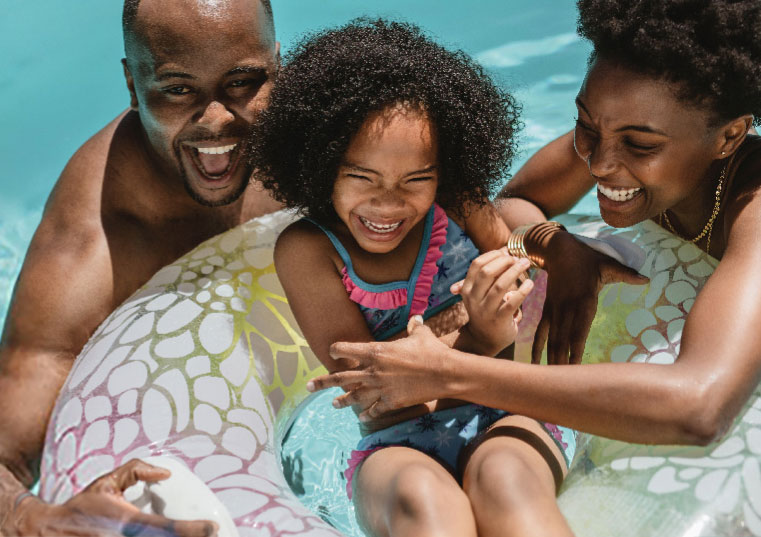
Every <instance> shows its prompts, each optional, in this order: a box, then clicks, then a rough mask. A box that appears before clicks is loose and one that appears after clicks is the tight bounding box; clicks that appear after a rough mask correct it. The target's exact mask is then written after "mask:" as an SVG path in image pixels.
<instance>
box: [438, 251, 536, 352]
mask: <svg viewBox="0 0 761 537" xmlns="http://www.w3.org/2000/svg"><path fill="white" fill-rule="evenodd" d="M529 267H530V263H529V261H528V260H527V259H518V258H515V257H512V256H511V255H510V254H508V253H507V250H506V249H505V248H501V249H499V250H493V251H491V252H486V253H485V254H482V255H480V256H478V257H477V258H476V259H474V260H473V263H471V265H470V268H469V269H468V274H467V276H466V277H465V279H464V280H462V281H459V282H457V283H455V284H453V285H452V287H451V289H450V290H451V292H452V294H460V295H462V301H463V304H465V309H466V310H467V312H468V318H469V320H468V323H467V324H466V325H465V326H464V327H463V328H462V329H461V332H463V331H467V332H468V334H469V335H470V337H471V339H472V341H473V344H472V345H471V348H468V349H467V350H469V351H472V352H474V353H475V354H483V355H489V356H494V355H495V354H497V353H499V352H500V351H501V350H502V349H504V348H506V347H508V346H509V345H511V344H512V343H513V342H514V341H515V337H516V336H517V335H518V323H519V322H520V320H521V310H520V306H521V304H523V301H524V300H525V299H526V297H527V296H528V294H529V293H530V292H531V290H532V289H533V288H534V282H532V281H531V280H529V279H525V280H524V281H523V282H522V283H521V284H520V285H518V283H519V282H518V278H519V277H520V276H521V275H522V274H524V272H525V271H526V270H528V268H529Z"/></svg>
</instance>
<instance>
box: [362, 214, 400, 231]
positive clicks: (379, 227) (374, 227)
mask: <svg viewBox="0 0 761 537" xmlns="http://www.w3.org/2000/svg"><path fill="white" fill-rule="evenodd" d="M359 220H360V222H362V224H364V226H365V227H366V228H367V229H369V230H370V231H373V232H375V233H391V232H392V231H394V230H395V229H396V228H398V227H399V226H401V225H402V222H403V220H399V221H398V222H395V223H393V224H378V223H375V222H371V221H370V220H368V219H367V218H364V217H362V216H360V217H359Z"/></svg>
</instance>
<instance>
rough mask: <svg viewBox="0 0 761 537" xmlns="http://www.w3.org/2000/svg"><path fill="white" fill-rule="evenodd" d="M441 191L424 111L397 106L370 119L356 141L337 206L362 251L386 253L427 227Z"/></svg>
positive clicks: (341, 175)
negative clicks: (423, 224) (422, 225)
mask: <svg viewBox="0 0 761 537" xmlns="http://www.w3.org/2000/svg"><path fill="white" fill-rule="evenodd" d="M437 187H438V171H437V144H436V137H435V133H434V132H433V128H432V126H431V123H430V121H429V120H428V118H427V116H426V115H425V113H424V112H423V111H421V110H420V109H419V108H417V107H413V106H409V105H398V106H394V107H389V108H387V109H385V110H383V111H382V112H378V113H375V114H372V115H370V117H368V119H367V120H366V121H365V123H364V125H363V126H362V128H361V129H360V131H359V132H358V133H357V134H356V135H355V136H354V138H353V139H352V141H351V143H350V144H349V147H348V148H347V150H346V154H345V155H344V158H343V161H342V163H341V166H340V167H339V170H338V177H337V178H336V183H335V186H334V188H333V206H334V208H335V210H336V214H338V217H339V218H340V219H341V221H342V222H343V224H344V225H346V227H347V228H348V231H349V232H350V233H351V235H352V237H353V238H354V240H356V241H357V244H358V245H359V246H360V247H361V248H363V249H364V250H367V251H369V252H373V253H387V252H390V251H392V250H393V249H394V248H396V247H397V246H399V244H400V243H401V242H402V241H403V240H404V238H405V237H406V236H407V235H408V234H409V232H410V231H411V230H412V229H413V228H414V227H415V226H416V225H418V224H419V223H420V222H422V220H423V219H424V218H425V216H426V214H427V213H428V210H429V209H430V207H431V205H432V204H433V201H434V199H435V198H436V189H437Z"/></svg>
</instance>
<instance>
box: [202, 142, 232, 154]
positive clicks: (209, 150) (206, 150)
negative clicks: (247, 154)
mask: <svg viewBox="0 0 761 537" xmlns="http://www.w3.org/2000/svg"><path fill="white" fill-rule="evenodd" d="M236 145H238V144H232V145H223V146H220V147H199V148H198V152H199V153H203V154H204V155H221V154H222V153H228V152H230V151H232V150H233V149H235V146H236Z"/></svg>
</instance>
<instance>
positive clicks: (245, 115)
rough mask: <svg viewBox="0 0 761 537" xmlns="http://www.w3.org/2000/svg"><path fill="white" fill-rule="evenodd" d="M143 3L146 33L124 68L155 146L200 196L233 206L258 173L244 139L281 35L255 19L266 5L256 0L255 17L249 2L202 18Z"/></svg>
mask: <svg viewBox="0 0 761 537" xmlns="http://www.w3.org/2000/svg"><path fill="white" fill-rule="evenodd" d="M141 9H142V11H143V12H144V13H143V15H144V16H143V19H142V20H144V21H145V22H143V23H142V24H138V26H137V33H138V34H139V35H140V37H142V39H141V40H140V42H139V43H138V44H136V45H135V46H134V47H133V48H134V49H135V54H134V56H133V57H132V58H130V59H129V60H125V62H124V68H125V76H126V78H127V84H128V87H129V90H130V95H131V106H132V108H133V109H134V110H136V111H138V113H139V114H140V119H141V123H142V126H143V129H144V131H145V136H146V139H147V142H148V144H147V148H148V151H149V153H150V155H151V157H152V158H153V159H154V160H155V161H156V163H157V165H158V166H159V167H160V168H161V169H162V170H163V171H165V172H166V173H167V175H168V176H169V177H176V176H178V175H179V176H180V177H182V178H183V182H184V186H185V188H186V190H187V191H188V192H189V193H190V194H191V196H193V198H194V199H195V200H196V201H198V202H200V203H203V204H205V205H209V206H217V205H227V204H229V203H231V202H232V201H234V200H236V199H237V198H238V197H239V196H240V194H241V193H242V191H243V189H245V187H246V185H247V183H248V179H249V177H250V176H251V173H252V169H251V167H250V166H249V165H248V164H247V163H246V160H245V157H244V153H245V141H244V140H245V136H246V134H247V131H248V129H249V127H250V126H251V124H252V122H253V121H254V119H255V118H256V116H257V115H258V113H259V112H260V111H261V110H262V109H263V108H264V107H265V106H266V104H267V100H268V98H269V92H270V90H271V88H272V83H273V80H274V76H275V74H276V71H277V57H276V55H277V44H276V43H275V42H274V35H271V32H268V30H267V28H266V27H262V25H261V24H259V26H260V27H258V28H257V27H256V26H255V25H256V23H257V22H258V21H262V20H265V17H266V16H265V14H264V8H263V7H262V6H261V4H259V3H258V2H257V3H256V4H255V9H257V10H258V13H257V14H256V18H255V19H254V20H251V19H252V18H251V10H252V6H250V5H246V4H244V3H237V4H229V5H224V6H222V7H221V8H220V10H221V12H220V10H217V11H213V12H211V13H209V14H202V16H201V17H198V18H197V19H196V18H189V17H186V16H184V13H183V12H182V11H180V10H178V11H169V12H168V13H166V14H165V15H163V16H160V17H159V16H157V15H158V11H159V10H161V11H167V10H166V7H165V6H158V5H156V4H155V3H149V4H147V5H146V6H145V7H144V8H141ZM204 15H205V16H204ZM252 28H253V29H255V31H252ZM273 49H275V55H273Z"/></svg>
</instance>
